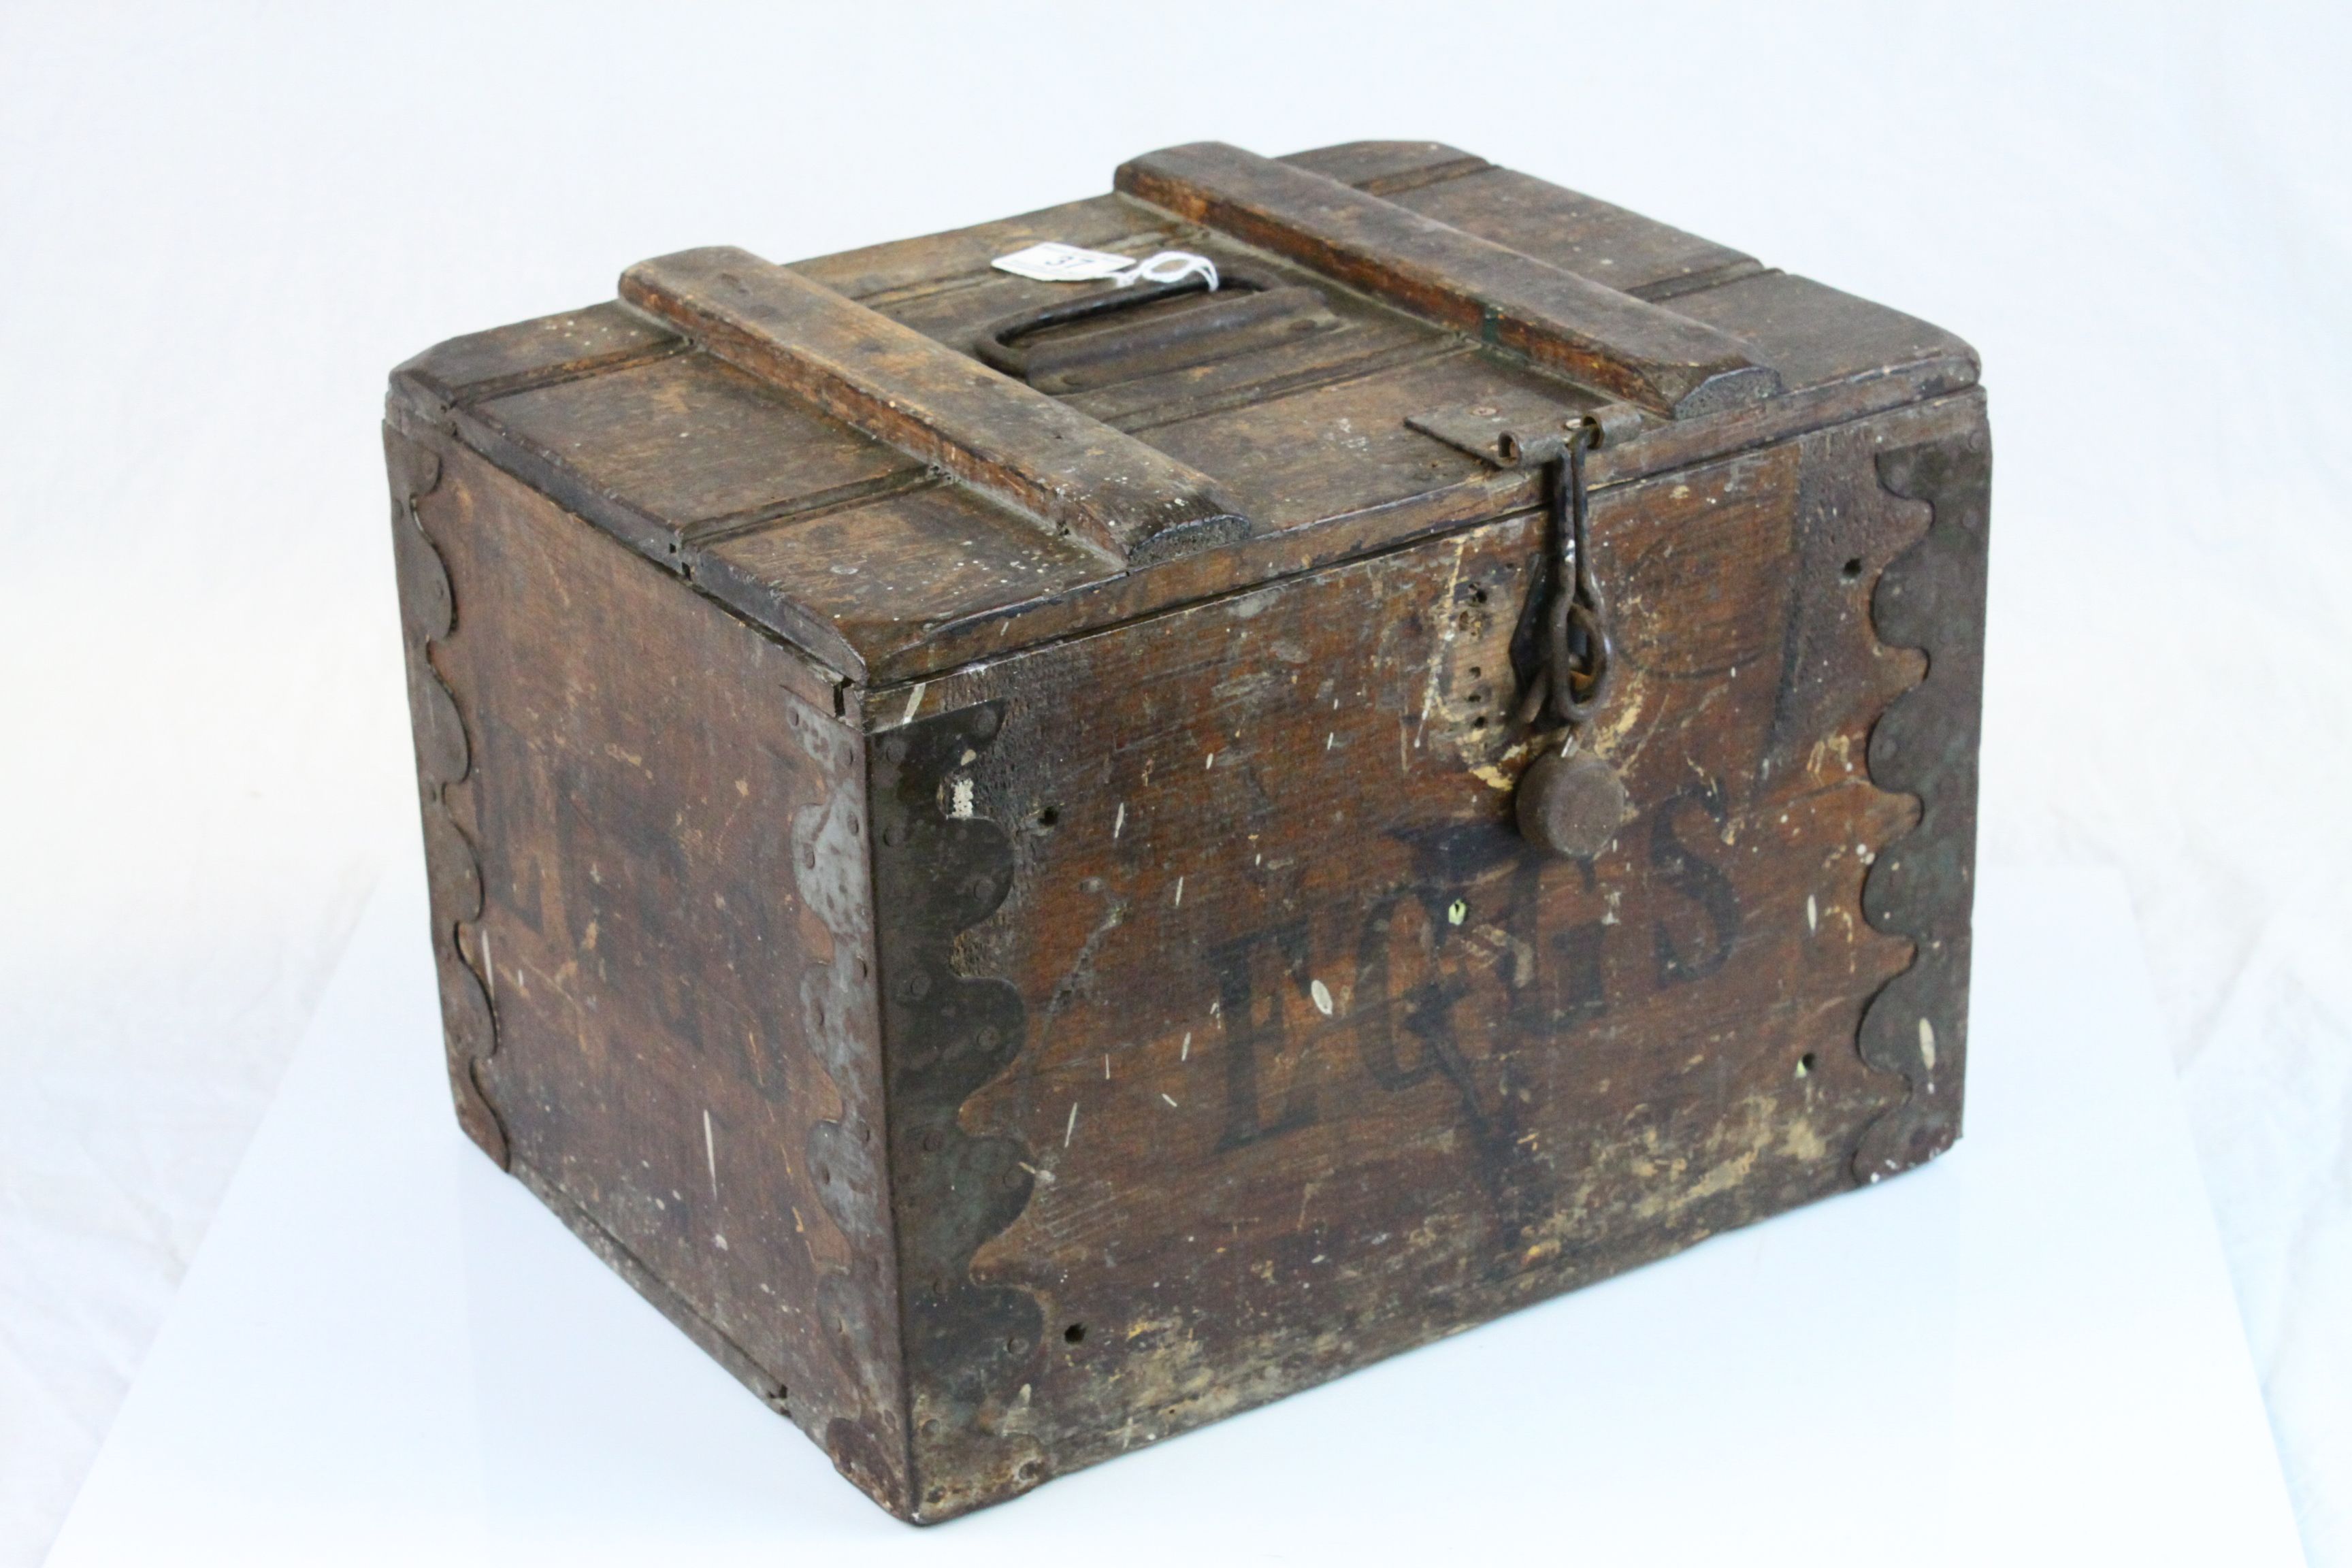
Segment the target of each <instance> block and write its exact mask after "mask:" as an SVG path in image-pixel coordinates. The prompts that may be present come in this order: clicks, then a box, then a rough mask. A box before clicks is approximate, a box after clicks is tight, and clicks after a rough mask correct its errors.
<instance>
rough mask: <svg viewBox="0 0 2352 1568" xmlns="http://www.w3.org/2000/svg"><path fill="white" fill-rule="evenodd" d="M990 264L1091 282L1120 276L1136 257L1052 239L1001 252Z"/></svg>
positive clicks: (1024, 274)
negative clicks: (1009, 251) (1084, 247)
mask: <svg viewBox="0 0 2352 1568" xmlns="http://www.w3.org/2000/svg"><path fill="white" fill-rule="evenodd" d="M989 265H990V266H991V267H993V268H996V269H997V270H998V271H1000V272H1010V273H1012V274H1013V276H1014V277H1016V278H1034V279H1036V280H1037V281H1038V282H1040V283H1092V282H1095V281H1097V280H1098V279H1105V278H1116V277H1118V276H1119V274H1121V273H1123V272H1125V271H1127V270H1128V269H1129V268H1131V267H1133V266H1134V265H1135V258H1133V257H1131V256H1113V255H1112V254H1111V253H1110V252H1108V251H1107V250H1081V249H1079V248H1078V247H1076V246H1075V245H1064V244H1063V243H1062V242H1061V241H1060V240H1058V239H1049V240H1046V241H1045V243H1044V244H1042V245H1033V246H1031V247H1029V248H1028V249H1026V250H1016V251H1014V252H1013V254H1012V255H1010V256H1000V257H998V258H996V259H995V260H993V261H992V262H990V263H989Z"/></svg>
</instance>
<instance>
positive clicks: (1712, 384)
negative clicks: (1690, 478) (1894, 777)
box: [1115, 142, 1781, 418]
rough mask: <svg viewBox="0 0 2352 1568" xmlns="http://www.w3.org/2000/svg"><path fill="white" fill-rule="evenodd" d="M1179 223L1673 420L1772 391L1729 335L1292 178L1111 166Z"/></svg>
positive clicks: (1120, 184) (1764, 370)
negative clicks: (1231, 239) (1189, 223)
mask: <svg viewBox="0 0 2352 1568" xmlns="http://www.w3.org/2000/svg"><path fill="white" fill-rule="evenodd" d="M1115 184H1116V185H1117V188H1118V190H1119V191H1120V192H1121V193H1122V194H1124V195H1129V196H1132V197H1134V198H1135V199H1137V200H1139V201H1143V202H1148V203H1150V204H1151V205H1154V206H1157V207H1162V208H1165V209H1166V210H1168V211H1170V212H1171V213H1174V214H1175V215H1177V216H1179V217H1181V218H1184V219H1187V220H1189V221H1192V222H1194V223H1198V224H1202V225H1203V226H1207V227H1209V228H1213V229H1215V230H1217V231H1218V232H1219V233H1222V234H1227V235H1231V236H1232V237H1234V238H1235V239H1237V240H1240V241H1242V242H1243V243H1244V244H1246V245H1254V246H1256V247H1259V248H1261V249H1264V250H1268V251H1272V252H1273V253H1275V254H1276V255H1277V256H1281V257H1283V258H1286V259H1287V260H1290V261H1294V262H1297V264H1299V265H1300V266H1303V267H1307V268H1311V269H1313V270H1315V271H1318V272H1320V273H1322V274H1324V275H1325V276H1327V277H1329V278H1331V279H1336V280H1337V281H1339V282H1342V283H1345V284H1348V285H1349V286H1350V287H1352V288H1355V289H1361V290H1362V291H1363V292H1365V293H1367V294H1370V295H1372V296H1373V297H1374V298H1376V299H1379V300H1383V301H1385V302H1387V303H1389V304H1391V305H1394V306H1397V307H1398V308H1400V309H1402V310H1407V311H1410V312H1411V313H1412V314H1414V315H1417V316H1420V317H1422V318H1423V319H1424V320H1426V321H1433V322H1435V323H1437V324H1439V325H1441V326H1444V327H1450V328H1452V329H1453V330H1454V331H1460V332H1465V333H1467V334H1470V335H1473V336H1475V337H1478V338H1480V339H1482V340H1483V341H1485V342H1491V343H1494V344H1496V346H1498V347H1501V348H1506V349H1510V350H1513V351H1515V352H1517V353H1522V354H1525V355H1526V356H1527V357H1528V360H1529V361H1530V362H1532V363H1535V364H1537V365H1538V366H1540V367H1542V368H1544V369H1546V370H1550V371H1553V372H1556V373H1558V374H1560V375H1563V376H1566V377H1568V378H1569V379H1570V380H1573V381H1576V382H1580V383H1581V384H1585V385H1588V386H1593V387H1598V388H1600V389H1601V390H1602V391H1605V392H1608V393H1611V394H1613V395H1616V396H1619V397H1622V398H1625V399H1628V400H1629V401H1632V402H1634V403H1638V404H1641V405H1643V406H1645V407H1648V408H1652V409H1654V410H1656V411H1657V412H1659V413H1662V414H1665V415H1668V416H1672V417H1675V418H1687V417H1691V416H1696V415H1701V414H1709V413H1714V412H1716V411H1717V410H1718V409H1722V408H1727V407H1732V406H1736V405H1740V404H1745V403H1752V402H1756V401H1759V400H1760V399H1762V398H1765V397H1769V396H1771V395H1773V394H1775V393H1777V392H1779V391H1780V389H1781V382H1780V375H1779V374H1778V373H1777V372H1775V371H1773V370H1772V369H1770V368H1769V366H1765V365H1760V364H1759V363H1756V362H1755V360H1754V359H1752V358H1751V357H1750V354H1749V351H1748V346H1747V345H1746V344H1745V343H1743V342H1741V341H1740V340H1739V339H1738V338H1736V337H1733V336H1732V335H1731V334H1730V333H1728V332H1726V331H1720V330H1719V329H1717V328H1715V327H1710V326H1707V325H1706V324H1705V323H1703V322H1700V321H1693V320H1691V319H1690V318H1689V317H1687V316H1684V315H1679V314H1677V313H1676V312H1675V311H1673V310H1667V309H1665V308H1664V307H1663V306H1659V305H1654V304H1651V303H1650V302H1649V301H1647V300H1639V299H1636V298H1634V297H1633V295H1631V294H1625V293H1622V292H1620V291H1619V290H1617V289H1612V288H1609V287H1608V286H1607V285H1605V284H1601V283H1596V282H1594V281H1592V280H1591V279H1589V278H1582V277H1579V276H1578V275H1577V274H1575V273H1572V272H1569V271H1566V270H1564V269H1563V268H1558V267H1554V266H1552V265H1550V264H1549V263H1548V262H1544V261H1539V260H1538V259H1536V258H1533V257H1530V256H1527V255H1524V254H1522V253H1521V252H1519V251H1517V250H1513V249H1511V248H1510V247H1508V246H1505V245H1500V244H1497V243H1496V242H1495V241H1493V240H1491V239H1486V238H1482V237H1479V236H1477V235H1474V234H1470V233H1468V232H1466V231H1465V230H1462V229H1458V228H1455V227H1454V226H1452V225H1450V224H1444V223H1440V222H1439V221H1437V220H1436V219H1435V218H1431V217H1425V216H1422V215H1421V214H1419V213H1416V212H1414V211H1412V209H1410V208H1408V207H1404V206H1400V205H1397V204H1395V203H1393V202H1389V201H1384V200H1382V199H1381V197H1379V196H1375V195H1368V194H1367V193H1365V192H1363V191H1361V190H1359V189H1357V188H1356V187H1354V186H1352V185H1346V184H1340V183H1339V181H1337V180H1334V179H1330V178H1328V177H1326V176H1324V175H1322V174H1313V173H1311V172H1309V171H1307V170H1305V169H1301V168H1298V167H1296V166H1295V165H1292V164H1289V163H1277V162H1276V161H1275V160H1274V159H1271V158H1261V157H1259V156H1258V155H1257V154H1255V153H1246V152H1244V151H1243V150H1242V149H1240V148H1238V147H1230V146H1227V145H1225V144H1224V143H1223V142H1195V143H1193V144H1192V145H1190V146H1184V147H1171V148H1168V149H1165V150H1164V151H1161V152H1158V153H1145V154H1144V155H1143V156H1142V157H1140V158H1137V159H1134V160H1132V161H1130V162H1129V163H1124V164H1122V165H1120V167H1119V170H1118V175H1117V178H1116V180H1115Z"/></svg>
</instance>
